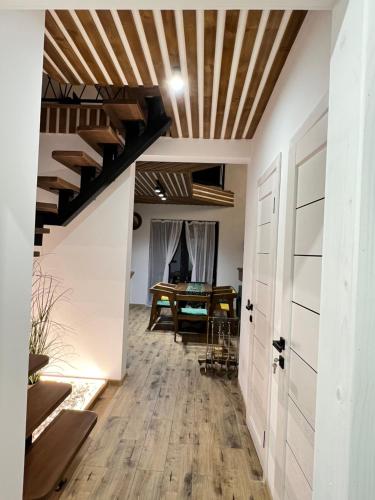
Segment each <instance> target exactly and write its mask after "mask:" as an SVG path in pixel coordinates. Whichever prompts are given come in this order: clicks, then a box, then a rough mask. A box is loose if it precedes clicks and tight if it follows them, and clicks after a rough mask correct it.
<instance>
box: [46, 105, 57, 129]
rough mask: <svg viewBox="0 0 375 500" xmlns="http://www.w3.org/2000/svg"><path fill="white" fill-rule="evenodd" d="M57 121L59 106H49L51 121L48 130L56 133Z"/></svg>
mask: <svg viewBox="0 0 375 500" xmlns="http://www.w3.org/2000/svg"><path fill="white" fill-rule="evenodd" d="M56 122H57V108H49V123H48V132H49V133H52V134H55V133H56Z"/></svg>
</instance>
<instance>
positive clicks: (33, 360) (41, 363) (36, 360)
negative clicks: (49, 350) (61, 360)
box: [28, 354, 49, 377]
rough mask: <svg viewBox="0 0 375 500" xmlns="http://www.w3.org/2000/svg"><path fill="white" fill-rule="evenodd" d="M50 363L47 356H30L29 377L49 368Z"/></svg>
mask: <svg viewBox="0 0 375 500" xmlns="http://www.w3.org/2000/svg"><path fill="white" fill-rule="evenodd" d="M48 362H49V357H48V356H46V355H45V354H29V371H28V374H29V377H30V376H31V375H34V373H36V372H38V371H39V370H41V369H42V368H44V367H45V366H47V365H48Z"/></svg>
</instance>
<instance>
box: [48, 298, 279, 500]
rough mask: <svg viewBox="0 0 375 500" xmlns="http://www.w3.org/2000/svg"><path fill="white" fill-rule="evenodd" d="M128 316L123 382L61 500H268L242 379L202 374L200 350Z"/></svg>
mask: <svg viewBox="0 0 375 500" xmlns="http://www.w3.org/2000/svg"><path fill="white" fill-rule="evenodd" d="M148 315H149V309H148V308H146V307H144V306H131V310H130V320H129V329H130V337H129V352H128V359H127V375H126V378H125V380H124V383H123V385H122V386H120V387H115V386H111V385H109V386H108V387H107V389H106V390H105V391H104V392H103V394H102V395H101V396H100V397H99V398H98V400H97V402H96V404H95V405H94V406H93V408H92V409H93V411H96V412H97V413H98V416H99V419H98V424H97V426H96V428H95V429H94V432H93V433H92V435H91V436H90V437H89V440H88V443H87V445H85V446H84V447H83V448H82V450H81V452H80V454H79V455H78V456H77V458H76V459H75V461H74V464H72V467H71V468H70V470H69V471H68V473H67V477H68V483H67V485H66V486H65V487H64V489H63V490H62V491H61V492H60V493H56V494H55V496H54V497H53V498H54V499H55V498H60V499H64V500H65V499H70V500H71V499H76V500H88V499H90V500H91V499H93V500H112V499H113V500H114V499H116V500H134V499H142V500H184V499H189V500H190V499H194V500H202V499H204V500H211V499H212V500H214V499H215V500H216V499H224V500H226V499H228V500H233V499H235V500H249V499H251V500H270V497H269V496H268V493H267V489H266V487H265V485H264V484H263V482H262V468H261V465H260V462H259V460H258V457H257V455H256V451H255V448H254V444H253V442H252V440H251V437H250V434H249V432H248V430H247V427H246V415H245V409H244V405H243V402H242V396H241V392H240V389H239V386H238V383H237V380H236V378H235V377H234V376H233V377H232V379H228V378H227V377H226V376H225V374H224V373H222V374H220V372H218V373H216V374H215V373H210V372H208V373H207V374H206V373H204V371H203V370H201V369H200V367H199V363H198V359H199V357H200V356H202V355H204V352H205V351H204V348H203V347H202V346H199V345H197V346H196V345H192V344H187V345H184V344H182V342H177V343H175V342H174V341H173V333H172V332H167V331H157V330H154V331H152V332H147V331H146V326H147V324H148V319H149V318H148Z"/></svg>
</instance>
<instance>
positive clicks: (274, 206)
mask: <svg viewBox="0 0 375 500" xmlns="http://www.w3.org/2000/svg"><path fill="white" fill-rule="evenodd" d="M275 208H276V198H275V197H273V212H272V213H275Z"/></svg>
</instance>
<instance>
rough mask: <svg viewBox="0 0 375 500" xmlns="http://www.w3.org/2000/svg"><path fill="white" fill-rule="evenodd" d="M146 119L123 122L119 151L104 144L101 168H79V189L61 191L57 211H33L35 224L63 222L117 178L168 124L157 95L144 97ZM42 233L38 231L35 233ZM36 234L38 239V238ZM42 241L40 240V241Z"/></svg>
mask: <svg viewBox="0 0 375 500" xmlns="http://www.w3.org/2000/svg"><path fill="white" fill-rule="evenodd" d="M146 104H147V110H148V120H147V125H146V126H145V124H144V122H143V121H136V122H134V121H129V122H124V132H125V146H124V148H123V150H122V151H121V152H120V153H118V152H117V147H116V146H114V145H112V144H104V145H103V168H102V170H101V172H100V173H99V174H98V175H96V172H95V167H93V168H87V167H86V168H85V169H82V176H81V189H80V192H79V193H78V194H77V195H75V194H74V193H72V192H71V191H66V190H64V191H60V193H59V204H58V213H57V214H53V213H46V212H38V211H37V213H36V221H35V222H36V227H43V225H44V224H48V225H59V226H66V225H67V224H69V222H71V221H72V220H73V219H74V218H75V217H77V215H78V214H79V213H80V212H81V211H82V210H83V209H84V208H86V207H87V206H88V205H89V204H90V203H91V201H93V200H94V199H95V198H96V197H97V196H98V195H99V194H100V193H101V192H103V191H104V189H106V187H107V186H109V185H110V184H111V183H112V182H113V181H115V180H116V179H117V177H119V176H120V175H121V174H122V173H123V172H124V171H125V170H126V169H127V168H128V167H129V166H130V165H131V164H132V163H134V162H135V161H136V160H137V158H139V157H140V156H141V155H142V154H143V153H144V152H145V151H146V150H147V149H148V148H149V147H150V146H151V145H152V144H153V143H154V142H155V141H156V140H157V139H158V138H159V137H161V136H162V135H164V134H165V133H166V132H167V131H168V129H169V128H170V126H171V119H170V118H169V117H168V116H167V115H166V114H165V111H164V106H163V103H162V100H161V98H160V97H159V96H154V97H148V98H146ZM36 236H38V237H39V236H41V235H36ZM39 239H41V238H38V242H39ZM40 243H41V242H40Z"/></svg>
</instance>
